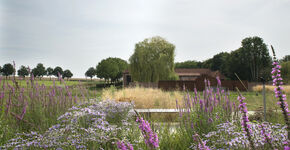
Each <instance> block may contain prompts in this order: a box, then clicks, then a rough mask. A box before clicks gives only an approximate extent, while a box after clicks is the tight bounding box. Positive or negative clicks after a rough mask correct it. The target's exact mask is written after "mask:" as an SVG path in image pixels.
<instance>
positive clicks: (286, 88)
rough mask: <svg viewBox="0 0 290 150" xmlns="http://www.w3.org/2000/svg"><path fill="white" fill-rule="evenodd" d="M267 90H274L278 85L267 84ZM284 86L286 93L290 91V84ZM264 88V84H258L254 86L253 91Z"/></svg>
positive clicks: (259, 90)
mask: <svg viewBox="0 0 290 150" xmlns="http://www.w3.org/2000/svg"><path fill="white" fill-rule="evenodd" d="M265 88H266V91H267V92H274V89H275V88H276V86H273V85H266V87H265ZM283 88H284V90H283V91H284V92H285V93H290V85H284V86H283ZM262 90H263V86H262V85H256V86H254V87H253V91H254V92H261V91H262Z"/></svg>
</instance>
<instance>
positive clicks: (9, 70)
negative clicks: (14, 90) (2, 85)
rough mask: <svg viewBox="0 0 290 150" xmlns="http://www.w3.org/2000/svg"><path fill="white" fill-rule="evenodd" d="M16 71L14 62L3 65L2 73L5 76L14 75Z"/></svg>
mask: <svg viewBox="0 0 290 150" xmlns="http://www.w3.org/2000/svg"><path fill="white" fill-rule="evenodd" d="M14 71H15V69H14V67H13V65H12V64H10V63H7V64H4V65H3V68H2V74H3V75H4V76H6V77H7V76H10V75H12V74H13V73H14Z"/></svg>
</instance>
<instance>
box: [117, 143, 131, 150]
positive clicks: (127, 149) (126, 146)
mask: <svg viewBox="0 0 290 150" xmlns="http://www.w3.org/2000/svg"><path fill="white" fill-rule="evenodd" d="M117 147H118V149H120V150H134V148H133V146H132V144H130V143H129V142H127V143H126V142H124V141H118V142H117Z"/></svg>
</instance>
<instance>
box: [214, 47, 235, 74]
mask: <svg viewBox="0 0 290 150" xmlns="http://www.w3.org/2000/svg"><path fill="white" fill-rule="evenodd" d="M229 55H230V54H229V53H227V52H221V53H218V54H216V55H214V56H213V58H212V65H211V70H213V71H216V70H219V71H220V72H221V73H222V74H224V75H225V76H227V74H228V73H227V71H226V70H227V58H228V57H229Z"/></svg>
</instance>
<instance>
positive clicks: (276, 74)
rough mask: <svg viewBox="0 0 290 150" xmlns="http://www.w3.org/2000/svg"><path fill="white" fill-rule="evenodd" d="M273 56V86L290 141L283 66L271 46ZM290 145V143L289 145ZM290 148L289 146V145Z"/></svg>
mask: <svg viewBox="0 0 290 150" xmlns="http://www.w3.org/2000/svg"><path fill="white" fill-rule="evenodd" d="M271 48H272V52H273V56H274V58H273V59H274V62H273V68H272V72H271V74H272V79H273V85H274V86H276V88H275V96H276V98H278V99H279V102H278V104H279V105H280V108H281V109H282V112H283V115H284V120H285V123H286V125H287V131H288V140H289V139H290V123H289V118H288V115H289V111H288V104H287V102H286V95H285V94H283V93H282V90H283V87H282V85H283V79H282V77H281V74H280V72H281V71H280V69H281V66H280V65H279V63H278V61H277V59H276V54H275V51H274V48H273V47H272V46H271ZM288 144H290V143H288ZM288 146H289V145H288Z"/></svg>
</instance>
